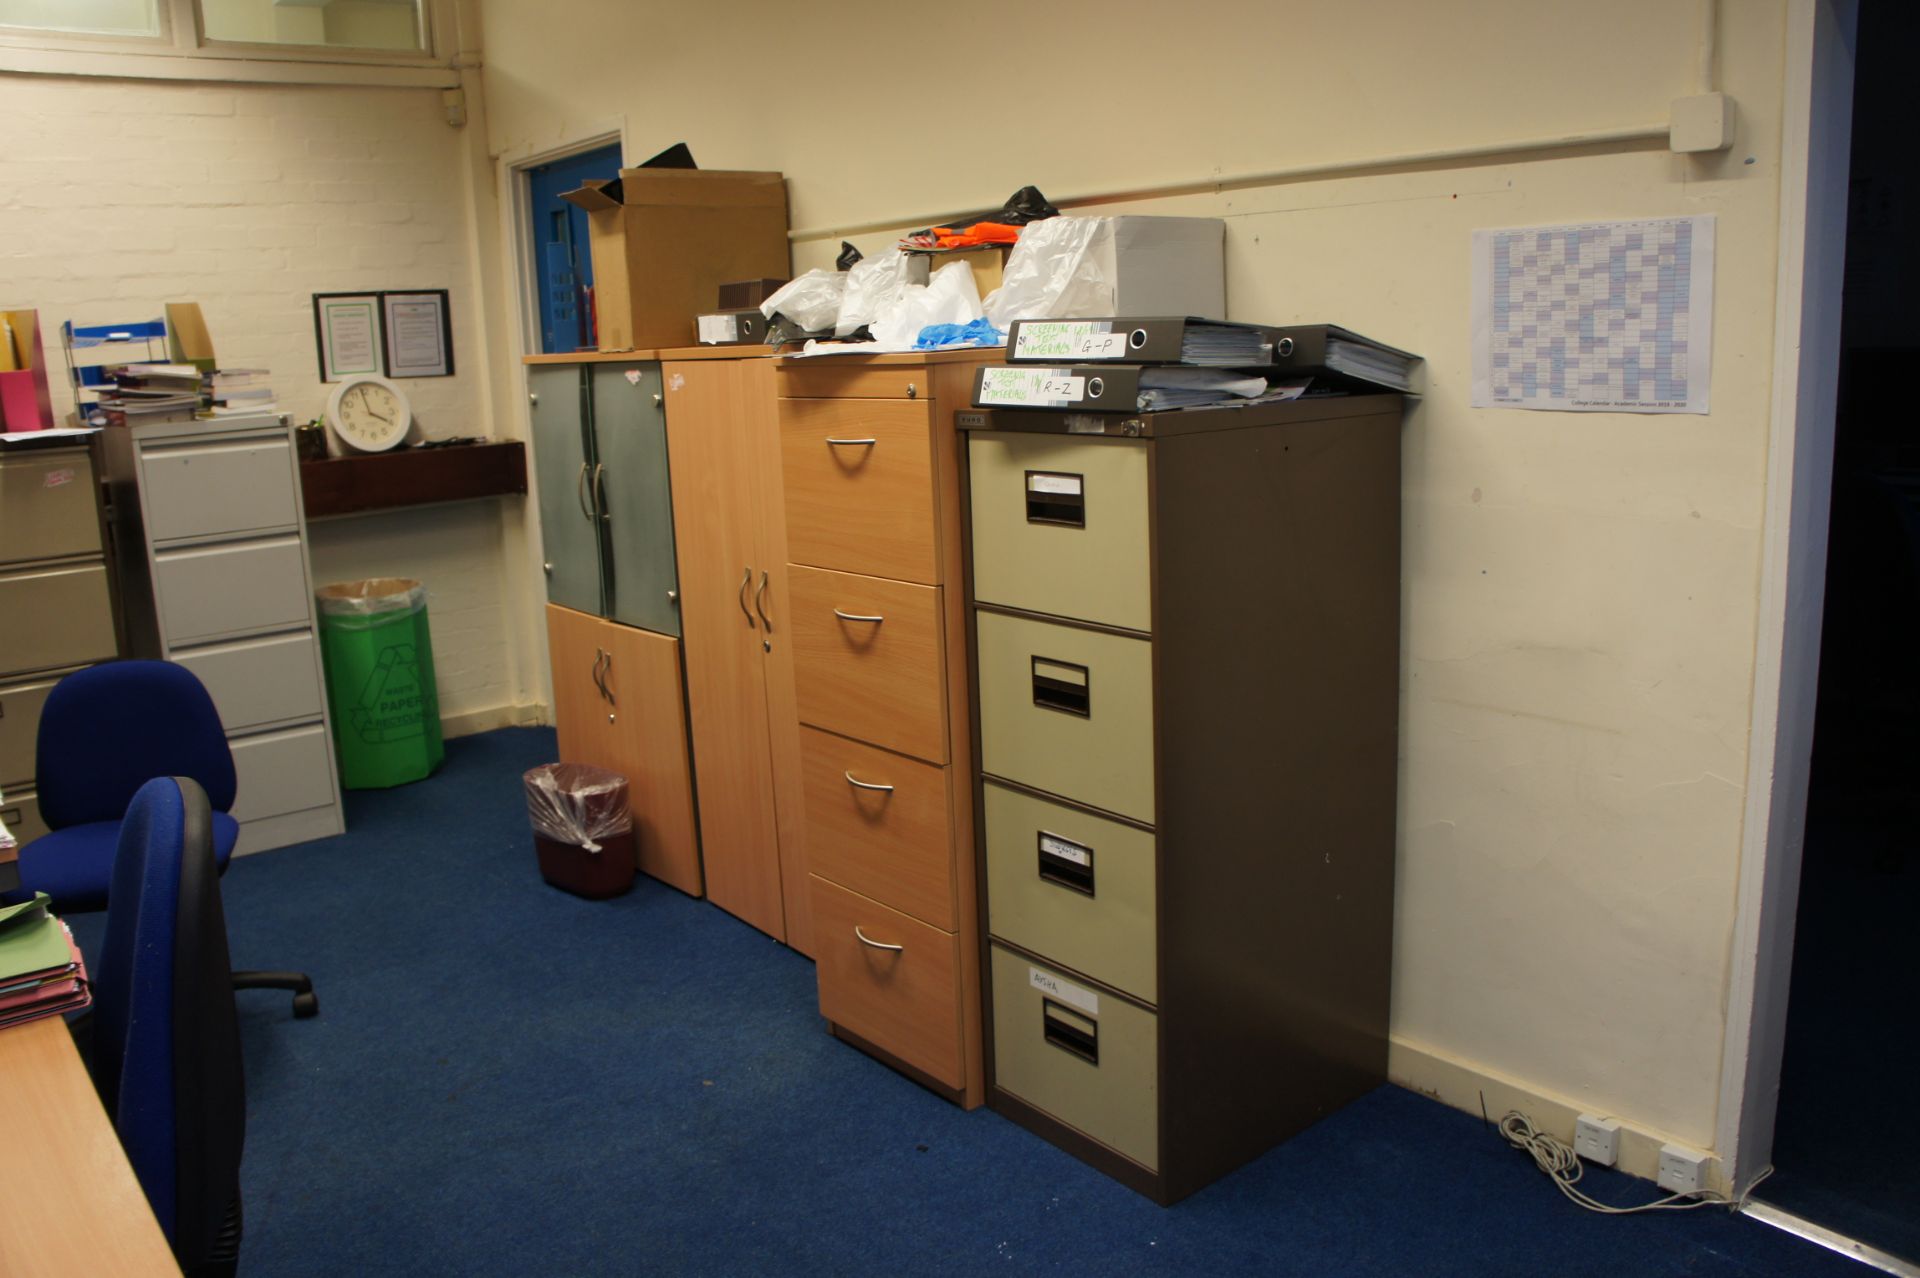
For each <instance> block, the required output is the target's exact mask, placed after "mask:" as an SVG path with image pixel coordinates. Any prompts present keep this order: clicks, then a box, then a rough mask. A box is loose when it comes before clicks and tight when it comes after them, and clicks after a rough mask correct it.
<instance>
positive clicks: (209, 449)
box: [140, 431, 299, 543]
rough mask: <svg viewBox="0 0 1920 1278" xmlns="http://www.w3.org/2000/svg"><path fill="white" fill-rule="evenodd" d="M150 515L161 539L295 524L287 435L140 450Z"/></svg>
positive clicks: (153, 533) (170, 443)
mask: <svg viewBox="0 0 1920 1278" xmlns="http://www.w3.org/2000/svg"><path fill="white" fill-rule="evenodd" d="M140 467H141V470H142V471H143V472H144V474H143V475H142V477H141V478H142V483H141V489H140V492H141V501H142V507H143V508H142V511H141V515H142V518H143V519H144V520H145V522H146V526H147V536H148V537H149V538H151V539H152V540H153V541H154V542H156V543H158V542H167V541H177V540H179V539H180V538H183V537H204V536H208V535H210V534H214V533H235V532H257V531H261V530H264V529H270V528H287V527H291V526H292V525H293V524H294V523H296V522H297V521H298V518H299V516H298V513H297V512H298V509H299V508H298V507H297V506H296V505H295V503H294V492H293V484H294V468H293V448H292V446H291V445H290V444H289V443H288V441H287V434H286V432H285V431H274V432H270V433H261V434H256V435H241V436H237V437H228V438H222V439H209V440H198V439H194V438H191V437H189V438H187V439H178V440H162V441H158V442H155V443H150V444H147V445H145V446H144V447H143V448H142V449H141V450H140Z"/></svg>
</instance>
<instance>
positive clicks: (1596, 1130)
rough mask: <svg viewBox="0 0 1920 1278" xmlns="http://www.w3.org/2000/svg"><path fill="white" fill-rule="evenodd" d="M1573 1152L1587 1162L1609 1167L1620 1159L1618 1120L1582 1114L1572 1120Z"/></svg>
mask: <svg viewBox="0 0 1920 1278" xmlns="http://www.w3.org/2000/svg"><path fill="white" fill-rule="evenodd" d="M1573 1152H1574V1153H1576V1154H1578V1155H1580V1157H1581V1158H1583V1159H1585V1160H1586V1161H1587V1162H1590V1163H1594V1164H1596V1165H1598V1166H1601V1167H1611V1166H1613V1165H1614V1164H1615V1163H1617V1162H1619V1161H1620V1120H1619V1119H1617V1118H1596V1117H1594V1116H1593V1115H1592V1114H1582V1115H1580V1117H1578V1118H1576V1119H1574V1120H1573Z"/></svg>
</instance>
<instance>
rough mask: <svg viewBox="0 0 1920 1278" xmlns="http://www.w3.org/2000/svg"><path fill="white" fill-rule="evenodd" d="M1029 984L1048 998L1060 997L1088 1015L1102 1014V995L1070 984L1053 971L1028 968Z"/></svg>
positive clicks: (1067, 1003)
mask: <svg viewBox="0 0 1920 1278" xmlns="http://www.w3.org/2000/svg"><path fill="white" fill-rule="evenodd" d="M1027 984H1029V985H1031V986H1033V988H1035V989H1036V990H1039V991H1040V992H1041V993H1042V994H1045V995H1046V996H1047V997H1048V998H1053V999H1058V1000H1060V1001H1061V1002H1062V1003H1065V1004H1066V1005H1067V1006H1068V1007H1077V1008H1079V1009H1080V1010H1081V1011H1083V1012H1085V1013H1086V1014H1087V1015H1088V1016H1098V1015H1100V996H1099V995H1098V994H1095V993H1094V992H1093V991H1092V990H1087V989H1082V988H1080V987H1079V986H1078V985H1069V984H1068V983H1067V982H1065V981H1063V980H1061V979H1060V978H1059V977H1057V976H1055V975H1054V974H1053V973H1051V972H1043V971H1041V970H1040V969H1039V968H1037V967H1030V968H1028V969H1027Z"/></svg>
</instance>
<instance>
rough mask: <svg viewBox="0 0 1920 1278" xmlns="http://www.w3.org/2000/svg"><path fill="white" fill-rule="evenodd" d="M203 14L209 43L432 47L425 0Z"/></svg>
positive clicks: (245, 2)
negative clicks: (425, 35)
mask: <svg viewBox="0 0 1920 1278" xmlns="http://www.w3.org/2000/svg"><path fill="white" fill-rule="evenodd" d="M6 2H7V0H0V3H6ZM200 18H201V23H202V30H203V31H204V32H205V33H206V38H207V39H208V40H209V41H232V42H235V43H239V44H295V45H321V46H325V47H327V48H333V49H391V50H396V51H401V52H409V53H417V52H420V51H421V50H422V49H424V48H425V47H426V46H425V43H424V42H423V41H422V39H421V35H422V31H421V25H422V24H421V20H420V5H419V0H200Z"/></svg>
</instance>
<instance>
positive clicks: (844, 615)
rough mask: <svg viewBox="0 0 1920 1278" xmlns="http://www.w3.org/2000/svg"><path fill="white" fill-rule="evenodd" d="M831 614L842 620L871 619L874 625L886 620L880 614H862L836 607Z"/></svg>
mask: <svg viewBox="0 0 1920 1278" xmlns="http://www.w3.org/2000/svg"><path fill="white" fill-rule="evenodd" d="M833 615H834V616H836V617H838V618H840V620H842V621H871V622H872V623H873V624H874V625H876V626H877V625H879V624H880V623H881V622H883V621H885V620H886V618H885V617H880V616H870V615H863V614H861V613H857V612H841V611H840V610H839V609H838V608H835V609H834V610H833Z"/></svg>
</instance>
